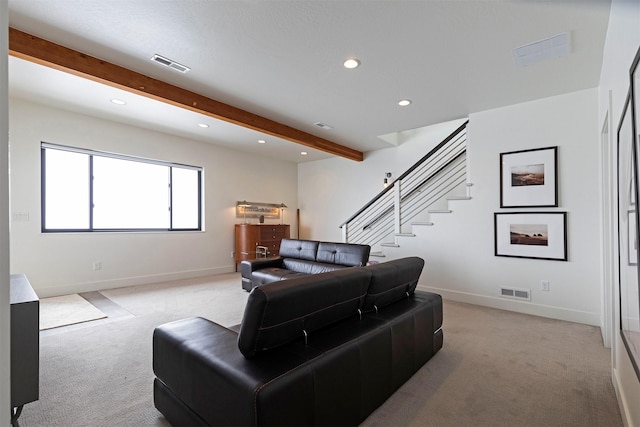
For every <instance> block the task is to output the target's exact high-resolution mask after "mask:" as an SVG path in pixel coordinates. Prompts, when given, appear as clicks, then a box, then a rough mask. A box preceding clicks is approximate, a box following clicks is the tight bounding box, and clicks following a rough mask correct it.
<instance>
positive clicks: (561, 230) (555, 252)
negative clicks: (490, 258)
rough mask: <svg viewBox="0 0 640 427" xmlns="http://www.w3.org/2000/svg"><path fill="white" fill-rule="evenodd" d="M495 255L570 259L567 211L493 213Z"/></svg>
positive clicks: (557, 259) (558, 259) (556, 259)
mask: <svg viewBox="0 0 640 427" xmlns="http://www.w3.org/2000/svg"><path fill="white" fill-rule="evenodd" d="M494 239H495V255H496V256H506V257H516V258H537V259H547V260H555V261H566V260H567V213H566V212H516V213H495V214H494Z"/></svg>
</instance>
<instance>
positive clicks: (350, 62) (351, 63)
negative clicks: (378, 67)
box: [344, 58, 360, 70]
mask: <svg viewBox="0 0 640 427" xmlns="http://www.w3.org/2000/svg"><path fill="white" fill-rule="evenodd" d="M359 66H360V60H359V59H357V58H349V59H347V60H346V61H344V68H348V69H350V70H353V69H354V68H358V67H359Z"/></svg>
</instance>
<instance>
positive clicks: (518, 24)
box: [9, 0, 610, 162]
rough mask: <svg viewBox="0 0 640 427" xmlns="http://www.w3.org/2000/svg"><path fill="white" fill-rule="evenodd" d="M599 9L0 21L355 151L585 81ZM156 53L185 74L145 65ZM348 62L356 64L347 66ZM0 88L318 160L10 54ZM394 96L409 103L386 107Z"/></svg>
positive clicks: (175, 2) (155, 12)
mask: <svg viewBox="0 0 640 427" xmlns="http://www.w3.org/2000/svg"><path fill="white" fill-rule="evenodd" d="M609 8H610V1H609V0H554V1H538V0H476V1H473V0H466V1H464V0H422V1H421V0H208V1H205V0H201V1H196V0H108V1H107V0H101V1H96V0H9V25H10V26H11V27H14V28H16V29H18V30H21V31H24V32H27V33H30V34H33V35H35V36H38V37H41V38H44V39H47V40H50V41H52V42H55V43H58V44H61V45H63V46H66V47H69V48H71V49H75V50H77V51H80V52H84V53H87V54H89V55H91V56H94V57H98V58H101V59H104V60H106V61H109V62H112V63H114V64H117V65H120V66H123V67H126V68H129V69H131V70H134V71H137V72H140V73H143V74H145V75H148V76H151V77H153V78H156V79H160V80H163V81H165V82H168V83H170V84H173V85H176V86H179V87H182V88H185V89H188V90H191V91H194V92H197V93H200V94H202V95H205V96H208V97H210V98H213V99H216V100H218V101H222V102H224V103H227V104H230V105H233V106H235V107H238V108H241V109H244V110H247V111H249V112H252V113H255V114H259V115H262V116H264V117H267V118H269V119H272V120H275V121H278V122H281V123H283V124H286V125H289V126H292V127H294V128H297V129H300V130H303V131H305V132H308V133H311V134H314V135H317V136H319V137H322V138H325V139H328V140H331V141H333V142H336V143H338V144H341V145H345V146H348V147H351V148H354V149H356V150H359V151H363V152H367V151H371V150H376V149H380V148H386V147H389V146H391V145H390V143H389V142H387V141H386V140H388V139H389V138H385V139H383V138H380V136H382V135H387V134H393V133H395V132H401V131H404V130H409V129H414V128H418V127H423V126H428V125H431V124H435V123H441V122H445V121H449V120H453V119H458V118H463V117H467V116H468V115H469V114H470V113H474V112H478V111H484V110H488V109H492V108H497V107H501V106H505V105H511V104H517V103H521V102H526V101H530V100H534V99H539V98H544V97H549V96H554V95H559V94H563V93H568V92H572V91H576V90H582V89H587V88H593V87H596V86H597V85H598V82H599V77H600V69H601V64H602V52H603V49H604V40H605V36H606V31H607V24H608V21H609ZM564 32H570V38H571V43H572V46H571V54H570V55H569V56H566V57H562V58H555V59H551V60H548V61H546V62H543V63H539V64H535V65H531V66H529V67H525V68H519V67H517V66H516V64H515V61H514V58H513V54H512V50H513V49H514V48H516V47H519V46H522V45H525V44H529V43H532V42H536V41H539V40H542V39H546V38H548V37H552V36H555V35H557V34H560V33H564ZM156 53H157V54H160V55H163V56H165V57H167V58H170V59H172V60H174V61H177V62H179V63H182V64H184V65H186V66H188V67H190V68H191V71H190V72H189V73H187V74H181V73H179V72H176V71H173V70H171V69H169V68H166V67H163V66H161V65H158V64H156V63H154V62H151V61H150V58H151V56H153V55H154V54H156ZM352 56H355V57H357V58H359V59H360V61H361V63H362V64H361V66H360V67H359V68H357V69H355V70H347V69H345V68H344V67H343V66H342V63H343V61H344V60H345V59H346V58H348V57H352ZM9 88H10V95H11V96H14V97H19V98H24V99H30V100H37V101H38V102H42V103H45V104H52V105H59V106H60V107H61V108H65V109H69V110H72V111H78V112H82V113H84V114H89V115H96V116H99V117H106V118H109V119H112V120H115V121H120V122H124V123H129V124H135V125H138V126H141V127H145V128H151V129H157V130H160V131H163V132H168V133H172V134H175V135H179V136H184V137H188V138H192V139H197V140H202V141H207V142H210V143H214V144H219V145H223V146H227V147H230V148H233V149H239V150H245V151H251V152H254V153H260V154H264V155H265V156H270V157H276V158H280V159H285V160H288V161H292V162H303V161H310V160H317V159H321V158H326V157H330V156H329V155H327V154H325V153H323V152H320V151H317V150H313V149H308V148H305V147H303V146H300V145H297V144H293V143H290V142H287V141H284V140H278V139H276V138H273V137H271V136H265V135H261V134H259V133H258V132H255V131H250V130H247V129H244V128H240V127H238V126H234V125H230V124H227V123H223V122H219V121H215V120H213V119H211V118H208V117H205V116H203V115H200V114H196V113H192V112H188V111H185V110H181V109H178V108H176V107H171V106H168V105H166V104H161V103H159V102H157V101H152V100H150V99H146V98H144V97H141V96H137V95H133V94H130V93H125V92H123V91H120V90H117V89H114V88H111V87H107V86H103V85H100V84H97V83H94V82H90V81H88V80H84V79H81V78H78V77H74V76H71V75H68V74H65V73H62V72H59V71H55V70H52V69H48V68H46V67H43V66H40V65H36V64H33V63H29V62H26V61H24V60H20V59H17V58H11V59H10V62H9ZM114 97H116V98H122V99H125V100H126V101H127V105H125V106H116V105H114V104H111V103H110V102H109V99H110V98H114ZM403 98H409V99H411V100H412V101H413V103H412V104H411V105H410V106H408V107H399V106H398V105H397V102H398V101H399V100H400V99H403ZM201 122H205V123H208V124H210V127H209V128H208V129H201V128H199V127H197V123H201ZM315 122H323V123H326V124H328V125H330V126H332V127H333V129H332V130H324V129H320V128H318V127H317V126H315V125H314V123H315ZM260 138H263V139H266V140H267V141H268V142H267V144H258V143H257V140H258V139H260ZM301 151H307V152H308V153H309V154H308V155H307V156H301V155H300V152H301Z"/></svg>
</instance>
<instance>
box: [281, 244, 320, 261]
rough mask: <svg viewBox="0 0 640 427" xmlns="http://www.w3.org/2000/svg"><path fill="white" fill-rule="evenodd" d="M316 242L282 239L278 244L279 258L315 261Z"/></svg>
mask: <svg viewBox="0 0 640 427" xmlns="http://www.w3.org/2000/svg"><path fill="white" fill-rule="evenodd" d="M317 252H318V242H316V241H314V240H298V239H282V241H281V242H280V256H281V257H282V258H297V259H306V260H309V261H315V260H316V254H317Z"/></svg>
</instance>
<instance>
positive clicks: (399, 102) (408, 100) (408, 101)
mask: <svg viewBox="0 0 640 427" xmlns="http://www.w3.org/2000/svg"><path fill="white" fill-rule="evenodd" d="M409 104H411V100H410V99H402V100H400V101H398V105H399V106H401V107H406V106H407V105H409Z"/></svg>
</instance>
